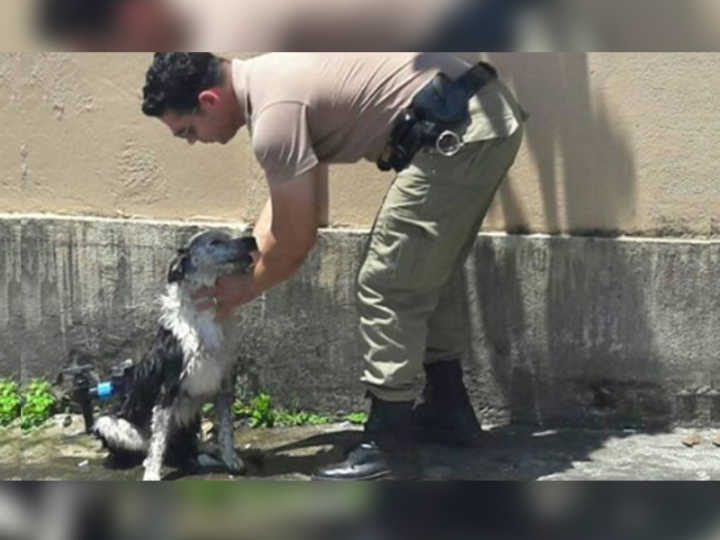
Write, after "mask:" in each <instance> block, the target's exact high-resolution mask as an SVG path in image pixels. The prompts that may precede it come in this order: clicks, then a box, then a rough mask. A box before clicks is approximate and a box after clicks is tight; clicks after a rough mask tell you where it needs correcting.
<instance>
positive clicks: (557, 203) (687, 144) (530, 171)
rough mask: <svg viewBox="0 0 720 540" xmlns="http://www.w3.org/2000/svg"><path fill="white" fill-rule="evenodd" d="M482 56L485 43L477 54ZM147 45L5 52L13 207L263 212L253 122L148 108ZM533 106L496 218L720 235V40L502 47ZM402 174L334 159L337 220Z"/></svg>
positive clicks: (201, 215) (503, 223)
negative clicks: (571, 50)
mask: <svg viewBox="0 0 720 540" xmlns="http://www.w3.org/2000/svg"><path fill="white" fill-rule="evenodd" d="M469 56H474V55H472V54H471V55H469ZM149 60H150V55H149V54H63V53H42V54H31V53H5V54H0V118H1V119H2V121H3V129H2V131H0V200H1V201H2V203H1V204H0V210H2V211H6V212H54V213H61V214H75V215H101V216H138V217H148V218H158V219H207V220H245V221H249V222H252V221H253V220H254V219H255V217H256V215H257V213H258V211H259V209H260V207H261V205H262V203H263V201H264V198H265V195H266V188H265V183H264V178H263V175H262V171H261V170H260V169H259V168H258V167H257V165H256V164H255V162H254V158H253V156H252V154H251V152H250V149H249V145H248V141H247V137H246V134H245V133H244V131H243V132H242V134H241V135H240V136H238V137H237V139H236V140H235V141H233V142H232V143H231V144H229V145H227V146H226V147H220V146H218V147H212V146H210V147H204V146H202V145H198V146H195V147H192V148H189V147H187V146H185V145H184V143H182V142H180V141H178V140H175V139H173V138H172V137H170V136H169V133H168V131H167V129H166V128H165V127H164V126H162V125H161V124H160V123H159V122H158V121H156V120H150V119H147V118H144V117H143V116H142V115H141V114H140V112H139V105H140V88H141V86H142V81H143V75H144V71H145V69H146V67H147V65H148V63H149ZM490 60H491V61H493V62H494V63H496V64H497V66H498V67H499V69H500V72H501V75H502V76H503V77H504V78H505V79H506V80H508V81H509V82H510V83H511V85H512V86H513V87H514V88H515V90H516V92H517V94H518V96H519V97H520V99H521V101H522V102H523V104H524V105H525V107H526V108H527V109H528V110H529V111H530V113H531V115H532V117H531V120H530V122H529V124H528V128H527V138H526V142H525V144H524V146H523V148H522V151H521V155H520V157H519V159H518V162H517V164H516V166H515V167H514V169H513V170H512V173H511V178H510V180H509V181H508V182H507V184H506V185H505V186H504V187H503V188H502V189H501V191H500V193H499V196H498V198H497V200H496V202H495V205H494V206H493V208H492V210H491V212H490V215H489V217H488V219H487V222H486V230H494V231H496V230H512V231H531V232H550V233H554V232H571V233H577V232H579V233H588V232H594V233H601V234H614V233H616V232H624V233H628V234H639V235H661V236H664V235H671V236H678V235H680V236H695V237H707V236H711V235H714V234H715V233H716V229H717V221H716V218H715V216H714V209H715V208H716V207H717V201H718V188H717V182H716V181H715V180H716V167H715V163H718V161H720V145H718V144H716V140H717V136H716V134H715V126H714V122H713V118H715V117H716V116H717V112H718V108H719V106H720V98H719V97H718V93H717V92H716V89H717V88H718V87H719V86H720V70H719V69H717V65H718V60H720V56H719V55H718V54H715V53H706V54H703V53H700V54H681V53H665V54H652V53H648V54H640V53H628V54H625V53H623V54H603V53H589V54H588V53H576V54H555V53H548V54H539V53H538V54H532V53H530V54H515V53H505V54H493V55H490ZM389 181H390V178H389V177H388V176H386V175H383V174H381V173H379V171H377V170H376V169H375V167H374V165H372V164H369V163H363V164H357V165H348V166H341V167H335V168H334V169H333V171H332V178H331V190H332V191H331V198H332V201H331V206H332V208H331V220H332V224H333V225H334V226H354V227H367V226H369V224H370V223H371V222H372V218H373V216H374V213H375V211H376V209H377V207H378V205H379V203H380V201H381V199H382V197H383V195H384V192H385V190H386V188H387V185H388V183H389Z"/></svg>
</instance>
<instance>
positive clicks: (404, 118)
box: [377, 62, 497, 172]
mask: <svg viewBox="0 0 720 540" xmlns="http://www.w3.org/2000/svg"><path fill="white" fill-rule="evenodd" d="M496 77H497V72H496V71H495V68H493V67H492V66H491V65H490V64H487V63H485V62H480V63H478V64H476V65H475V66H473V67H472V68H471V69H469V70H468V71H466V72H465V73H463V74H462V75H461V76H460V77H458V78H457V79H455V80H452V79H450V78H449V77H448V76H447V75H446V74H444V73H438V74H437V75H436V76H435V77H434V78H433V79H432V80H431V81H430V82H429V83H428V84H426V85H425V86H424V87H423V88H422V89H421V90H420V91H419V92H418V93H417V94H415V97H413V100H412V102H411V103H410V105H409V106H408V107H406V108H404V109H403V110H402V111H401V112H400V114H399V115H398V116H397V118H396V119H395V121H394V123H393V127H392V130H391V132H390V141H389V143H388V145H387V146H386V148H385V150H384V151H383V154H382V156H381V157H380V159H379V160H378V162H377V166H378V168H379V169H380V170H382V171H387V170H390V169H394V170H395V171H396V172H400V171H401V170H403V169H404V168H405V167H407V166H408V165H409V164H410V162H411V161H412V159H413V157H414V156H415V154H416V153H417V152H418V150H420V149H421V148H423V147H425V146H433V147H436V148H437V149H438V150H439V151H440V152H441V153H444V154H445V155H453V153H454V152H453V151H452V149H448V150H447V152H445V151H443V145H444V144H445V143H444V142H443V140H444V138H445V137H446V136H447V144H453V143H459V144H460V145H461V138H460V137H459V136H458V135H457V134H456V133H455V132H454V131H453V130H454V129H457V128H458V127H459V126H461V125H462V124H463V123H464V122H466V121H467V120H468V119H469V117H470V113H469V110H468V102H469V101H470V98H471V97H472V96H473V95H474V94H475V93H476V92H477V91H478V90H480V88H482V87H483V86H484V85H485V84H487V83H488V82H490V81H491V80H493V79H495V78H496Z"/></svg>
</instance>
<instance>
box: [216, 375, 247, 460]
mask: <svg viewBox="0 0 720 540" xmlns="http://www.w3.org/2000/svg"><path fill="white" fill-rule="evenodd" d="M234 384H235V373H234V372H233V374H232V376H230V377H228V378H227V379H226V380H225V381H223V388H222V390H221V391H220V393H219V394H218V396H217V398H216V400H215V411H216V412H217V415H218V444H219V446H220V457H221V458H222V461H223V463H224V464H225V466H226V467H227V469H228V472H230V473H232V474H243V473H244V472H245V463H243V460H242V459H241V458H240V456H238V455H237V452H235V446H234V437H233V435H234V433H233V431H234V430H233V419H232V410H231V409H232V404H233V395H234V392H233V386H234Z"/></svg>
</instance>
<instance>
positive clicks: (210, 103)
mask: <svg viewBox="0 0 720 540" xmlns="http://www.w3.org/2000/svg"><path fill="white" fill-rule="evenodd" d="M218 103H220V92H219V91H218V89H217V88H208V89H207V90H203V91H202V92H200V93H199V94H198V105H200V109H201V110H206V109H208V108H212V107H215V106H216V105H217V104H218Z"/></svg>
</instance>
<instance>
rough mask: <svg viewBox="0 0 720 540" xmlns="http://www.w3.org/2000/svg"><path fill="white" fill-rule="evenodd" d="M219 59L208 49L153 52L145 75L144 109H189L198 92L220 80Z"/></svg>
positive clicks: (153, 113) (159, 111) (154, 112)
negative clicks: (190, 51) (150, 63)
mask: <svg viewBox="0 0 720 540" xmlns="http://www.w3.org/2000/svg"><path fill="white" fill-rule="evenodd" d="M222 62H223V59H222V58H219V57H217V56H215V55H213V54H210V53H181V52H171V53H155V57H154V58H153V63H152V65H151V66H150V68H149V69H148V71H147V74H146V76H145V87H144V88H143V104H142V110H143V112H144V113H145V114H146V115H148V116H162V115H163V114H165V113H166V112H168V111H173V112H178V113H188V112H190V111H192V110H193V109H194V108H195V107H196V106H197V104H198V94H200V92H202V91H203V90H207V89H208V88H213V87H215V86H218V85H220V84H222V83H223V71H222Z"/></svg>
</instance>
